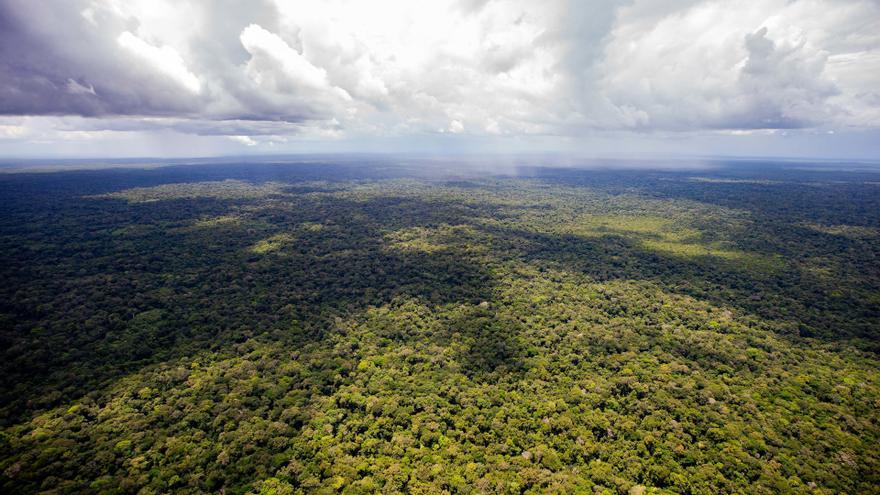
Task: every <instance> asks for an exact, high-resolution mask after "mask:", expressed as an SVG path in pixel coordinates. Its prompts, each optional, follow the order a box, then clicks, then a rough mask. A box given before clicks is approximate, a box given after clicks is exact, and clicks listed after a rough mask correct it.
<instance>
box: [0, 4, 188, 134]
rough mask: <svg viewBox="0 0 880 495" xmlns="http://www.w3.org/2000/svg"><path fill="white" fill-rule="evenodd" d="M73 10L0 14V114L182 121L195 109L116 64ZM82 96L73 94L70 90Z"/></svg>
mask: <svg viewBox="0 0 880 495" xmlns="http://www.w3.org/2000/svg"><path fill="white" fill-rule="evenodd" d="M77 7H79V5H78V4H77V2H52V3H51V4H46V3H40V2H30V3H27V4H26V5H25V4H23V3H21V2H7V3H5V4H3V5H2V7H0V9H2V10H0V23H2V27H0V113H2V114H5V115H82V116H89V117H97V116H104V115H186V114H193V113H196V112H198V110H199V101H197V100H193V99H192V98H186V97H183V95H181V93H180V91H179V89H178V88H177V87H175V85H173V84H170V83H169V82H167V81H166V80H164V78H161V77H157V76H156V75H155V74H154V73H152V72H151V71H148V70H144V69H143V68H141V67H139V66H138V65H137V64H127V63H125V61H124V60H120V54H119V51H118V48H116V47H115V46H114V45H113V44H111V41H112V40H108V39H107V37H106V35H105V33H103V32H96V31H94V30H91V29H87V28H86V26H85V22H86V21H85V20H84V19H83V18H82V16H81V15H80V13H79V9H78V8H77ZM76 87H80V88H90V89H91V90H92V91H77V90H72V88H76Z"/></svg>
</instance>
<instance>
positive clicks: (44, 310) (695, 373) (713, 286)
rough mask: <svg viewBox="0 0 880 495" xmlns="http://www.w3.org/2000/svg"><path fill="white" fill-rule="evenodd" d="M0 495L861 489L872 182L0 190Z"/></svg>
mask: <svg viewBox="0 0 880 495" xmlns="http://www.w3.org/2000/svg"><path fill="white" fill-rule="evenodd" d="M0 211H2V214H0V249H2V252H3V257H4V262H3V263H2V266H0V276H2V278H3V281H4V283H3V284H2V285H0V349H2V351H0V353H2V355H0V380H2V387H0V390H2V392H0V393H2V395H0V423H2V428H3V430H2V434H0V473H2V474H0V487H2V491H3V492H6V493H59V494H61V493H107V494H110V493H142V494H151V493H155V494H159V493H170V492H174V493H227V494H248V493H252V494H267V495H268V494H277V495H281V494H294V493H352V494H353V493H400V492H408V493H425V494H427V493H438V494H439V493H511V494H513V493H515V494H521V493H606V494H615V493H619V494H634V493H635V494H650V493H658V494H659V493H669V494H724V493H755V494H775V493H792V494H794V493H804V494H829V495H830V494H836V493H866V494H867V493H880V474H878V473H880V453H878V451H877V448H876V445H878V443H880V414H878V412H880V411H878V409H880V365H878V353H880V171H871V170H867V169H854V170H849V171H847V170H843V169H841V170H837V171H827V170H825V169H822V168H821V167H818V166H815V165H809V164H795V163H750V162H742V163H717V164H713V166H712V167H708V168H704V169H692V170H686V171H647V170H611V169H607V170H603V169H594V170H587V169H575V168H541V167H520V168H518V169H515V170H511V169H507V170H505V171H503V172H497V173H490V172H485V171H484V172H481V173H474V172H469V171H467V170H466V169H460V170H456V169H452V170H450V169H449V168H444V169H441V168H431V167H428V166H423V164H421V165H419V164H417V165H412V164H395V163H383V162H374V163H365V164H353V163H350V164H339V163H302V164H280V163H279V164H271V163H267V164H223V165H188V166H169V167H162V168H157V169H151V170H144V169H109V170H93V171H73V172H55V173H43V174H35V173H31V174H26V173H18V174H6V175H2V176H0Z"/></svg>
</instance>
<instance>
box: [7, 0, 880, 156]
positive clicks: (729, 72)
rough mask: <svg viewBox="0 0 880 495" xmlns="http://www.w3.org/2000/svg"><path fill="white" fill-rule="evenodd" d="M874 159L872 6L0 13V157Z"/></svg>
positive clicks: (398, 3) (632, 4)
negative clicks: (461, 155) (348, 154)
mask: <svg viewBox="0 0 880 495" xmlns="http://www.w3.org/2000/svg"><path fill="white" fill-rule="evenodd" d="M396 151H399V152H407V153H413V152H415V153H419V152H421V153H459V152H460V153H468V152H477V153H521V152H560V153H572V154H581V155H589V156H604V155H627V154H652V153H658V154H672V155H675V154H683V155H720V156H790V157H821V158H847V159H880V1H878V0H739V1H714V0H628V1H616V0H595V1H587V0H542V1H540V2H537V1H533V0H430V1H428V0H424V1H423V0H372V1H369V2H367V1H363V0H324V1H306V0H248V1H244V0H239V1H236V0H211V1H208V0H0V157H13V158H14V157H59V158H60V157H73V158H79V157H137V156H151V157H184V156H214V155H246V154H280V153H298V152H304V153H315V152H396Z"/></svg>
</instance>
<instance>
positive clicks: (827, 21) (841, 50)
mask: <svg viewBox="0 0 880 495" xmlns="http://www.w3.org/2000/svg"><path fill="white" fill-rule="evenodd" d="M656 6H657V2H654V1H637V2H635V3H634V4H633V5H631V6H630V7H627V8H625V9H622V10H621V15H620V17H619V19H618V21H617V24H616V26H615V27H614V29H613V30H612V32H611V34H610V36H609V39H608V42H607V45H606V47H605V50H604V56H603V60H602V62H601V65H602V78H601V83H600V90H601V92H602V93H603V94H605V95H607V97H608V99H609V101H610V102H611V104H612V105H613V107H614V109H615V110H616V111H617V112H618V121H619V125H621V126H623V127H632V128H644V129H681V130H693V129H763V128H768V129H786V128H803V127H815V126H823V125H850V124H856V123H862V124H864V123H867V122H871V119H863V118H862V119H860V118H858V117H857V116H858V115H860V114H863V112H864V111H865V110H866V109H872V108H873V109H876V102H875V101H874V102H872V101H871V98H872V96H871V95H869V94H862V95H860V96H856V95H854V94H852V93H851V92H849V91H847V90H848V89H849V88H850V87H851V86H852V82H851V81H850V79H851V78H852V76H853V75H854V74H851V73H849V74H848V73H846V72H845V71H843V70H839V69H838V70H836V71H835V70H831V69H830V67H829V61H830V60H838V61H839V60H842V59H846V58H847V57H855V58H858V59H860V60H864V59H867V58H869V57H867V56H866V55H867V54H868V53H874V52H876V51H877V50H878V49H880V38H878V37H877V35H875V34H872V33H873V31H872V30H871V28H869V27H868V26H867V25H866V24H861V25H860V23H859V22H858V21H859V20H860V19H862V20H863V19H874V20H875V21H876V20H877V19H880V9H878V6H877V4H876V3H872V2H858V1H856V2H847V1H840V2H823V1H810V0H801V1H794V2H791V1H782V0H768V1H763V2H737V3H736V4H733V3H730V2H723V1H705V2H690V3H689V4H688V5H686V6H685V7H684V8H682V9H677V10H674V11H670V12H663V11H660V12H658V10H657V8H656ZM860 37H861V38H862V41H861V42H859V43H850V42H844V41H842V40H846V39H848V38H856V39H858V38H860ZM864 50H868V51H867V52H865V51H864ZM862 77H864V76H862ZM870 78H871V79H872V80H875V81H876V79H877V76H870ZM875 94H876V93H875ZM842 95H847V96H846V98H843V99H841V98H840V96H842ZM847 98H849V100H848V101H846V99H847ZM854 117H855V118H854ZM871 125H873V126H877V125H880V122H878V121H876V120H873V122H872V124H871Z"/></svg>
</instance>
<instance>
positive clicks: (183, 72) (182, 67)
mask: <svg viewBox="0 0 880 495" xmlns="http://www.w3.org/2000/svg"><path fill="white" fill-rule="evenodd" d="M116 42H117V43H119V46H121V47H122V48H124V49H126V50H128V51H129V52H131V54H132V55H134V56H135V57H138V58H140V59H142V60H143V61H144V62H146V63H148V64H150V65H152V66H153V67H154V68H155V69H156V70H157V71H159V72H161V73H164V74H165V75H167V76H168V77H170V78H171V79H173V80H174V81H176V82H177V83H178V84H180V85H181V86H182V87H184V88H186V89H187V90H189V91H190V92H192V93H196V94H198V93H199V92H201V89H202V84H201V83H200V82H199V78H198V77H196V76H195V74H193V73H192V72H190V71H189V69H188V68H187V67H186V64H185V63H184V62H183V58H181V56H180V54H179V53H178V52H177V50H175V49H174V48H172V47H170V46H168V45H165V46H162V47H156V46H153V45H151V44H149V43H147V42H146V41H144V40H142V39H140V38H138V37H137V36H135V35H133V34H131V32H130V31H123V32H122V34H120V35H119V37H117V38H116ZM92 94H94V90H93V91H92Z"/></svg>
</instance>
